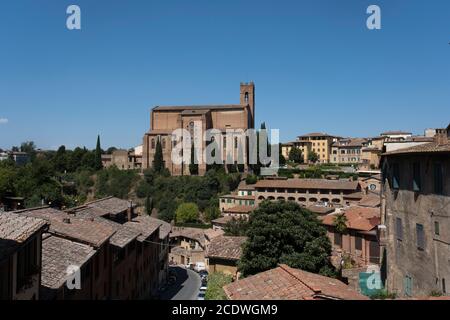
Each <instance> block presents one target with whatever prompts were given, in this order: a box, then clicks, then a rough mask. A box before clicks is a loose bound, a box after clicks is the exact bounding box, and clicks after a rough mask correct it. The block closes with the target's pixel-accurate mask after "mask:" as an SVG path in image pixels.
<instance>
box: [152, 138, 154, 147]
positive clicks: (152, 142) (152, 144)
mask: <svg viewBox="0 0 450 320" xmlns="http://www.w3.org/2000/svg"><path fill="white" fill-rule="evenodd" d="M152 149H155V139H152Z"/></svg>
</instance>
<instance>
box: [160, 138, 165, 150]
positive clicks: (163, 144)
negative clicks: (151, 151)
mask: <svg viewBox="0 0 450 320" xmlns="http://www.w3.org/2000/svg"><path fill="white" fill-rule="evenodd" d="M161 144H162V148H163V149H165V148H166V139H164V138H162V139H161Z"/></svg>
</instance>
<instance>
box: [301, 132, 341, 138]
mask: <svg viewBox="0 0 450 320" xmlns="http://www.w3.org/2000/svg"><path fill="white" fill-rule="evenodd" d="M299 137H334V136H332V135H329V134H328V133H325V132H311V133H307V134H304V135H301V136H299Z"/></svg>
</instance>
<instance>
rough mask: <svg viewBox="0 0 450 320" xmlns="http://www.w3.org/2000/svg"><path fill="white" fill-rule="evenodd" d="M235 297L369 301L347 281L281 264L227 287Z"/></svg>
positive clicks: (225, 289)
mask: <svg viewBox="0 0 450 320" xmlns="http://www.w3.org/2000/svg"><path fill="white" fill-rule="evenodd" d="M224 291H225V293H226V295H227V297H228V298H229V299H231V300H314V299H333V300H335V299H338V300H367V299H368V298H367V297H365V296H363V295H361V294H360V293H358V292H357V291H355V290H354V289H352V288H351V287H349V286H347V285H346V284H344V283H343V282H341V281H339V280H337V279H333V278H328V277H324V276H321V275H318V274H314V273H310V272H306V271H303V270H300V269H294V268H290V267H288V266H287V265H280V266H279V267H277V268H275V269H271V270H268V271H265V272H261V273H258V274H256V275H253V276H250V277H248V278H245V279H242V280H238V281H236V282H233V283H231V284H229V285H226V286H225V287H224Z"/></svg>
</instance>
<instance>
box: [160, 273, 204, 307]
mask: <svg viewBox="0 0 450 320" xmlns="http://www.w3.org/2000/svg"><path fill="white" fill-rule="evenodd" d="M169 269H170V270H173V271H174V272H175V274H176V276H177V281H176V283H175V284H173V285H171V286H168V287H167V289H166V291H165V292H163V293H162V294H161V299H162V300H197V295H198V292H199V289H200V285H201V279H200V276H199V275H198V274H197V273H196V272H195V271H192V270H189V269H185V268H182V267H176V266H174V267H169Z"/></svg>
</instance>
